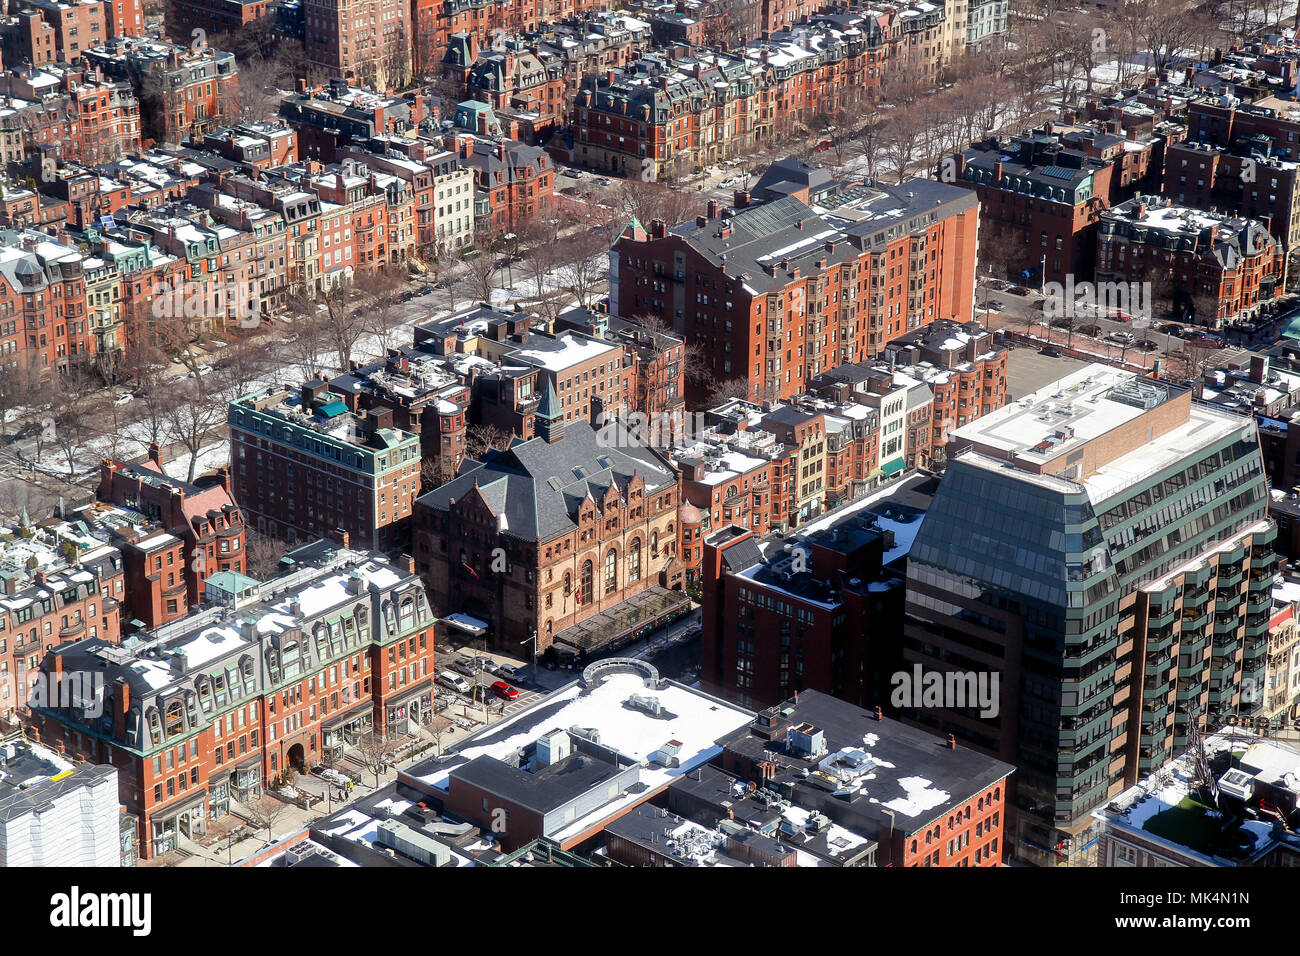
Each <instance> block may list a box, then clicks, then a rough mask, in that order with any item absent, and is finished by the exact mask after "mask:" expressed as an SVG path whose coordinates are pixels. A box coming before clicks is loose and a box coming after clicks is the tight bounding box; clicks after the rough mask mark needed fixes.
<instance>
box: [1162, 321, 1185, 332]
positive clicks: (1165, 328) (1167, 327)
mask: <svg viewBox="0 0 1300 956" xmlns="http://www.w3.org/2000/svg"><path fill="white" fill-rule="evenodd" d="M1160 331H1161V332H1163V333H1165V335H1182V334H1183V327H1182V326H1181V325H1179V324H1178V323H1177V322H1166V323H1165V324H1164V325H1162V326H1160Z"/></svg>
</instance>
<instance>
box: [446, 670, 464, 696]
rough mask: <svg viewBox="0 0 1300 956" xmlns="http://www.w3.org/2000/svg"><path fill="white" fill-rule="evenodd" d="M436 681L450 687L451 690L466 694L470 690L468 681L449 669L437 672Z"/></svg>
mask: <svg viewBox="0 0 1300 956" xmlns="http://www.w3.org/2000/svg"><path fill="white" fill-rule="evenodd" d="M438 683H439V684H442V685H444V686H446V687H450V688H451V689H452V690H454V691H458V692H459V693H462V694H468V693H469V692H470V686H469V681H467V680H466V679H465V678H463V677H461V676H460V675H459V674H454V673H452V672H451V671H443V672H442V673H441V674H439V675H438Z"/></svg>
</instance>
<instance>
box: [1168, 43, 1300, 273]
mask: <svg viewBox="0 0 1300 956" xmlns="http://www.w3.org/2000/svg"><path fill="white" fill-rule="evenodd" d="M1289 69H1291V70H1294V69H1295V65H1294V63H1292V64H1290V66H1289ZM1283 88H1285V86H1284V87H1283ZM1238 92H1245V91H1238ZM1247 95H1248V96H1249V97H1255V96H1257V95H1258V91H1257V90H1255V89H1251V90H1250V91H1249V93H1248V94H1247ZM1297 135H1300V116H1297V115H1296V113H1295V110H1293V109H1292V104H1291V103H1290V102H1289V101H1287V100H1285V99H1282V98H1281V97H1278V96H1274V95H1269V96H1264V97H1261V98H1257V99H1254V100H1253V102H1251V101H1248V100H1244V99H1242V97H1241V96H1239V95H1233V94H1232V93H1231V92H1230V93H1227V94H1226V95H1221V96H1213V95H1209V92H1204V93H1201V94H1199V95H1197V96H1195V97H1193V98H1191V100H1190V101H1189V102H1188V104H1187V144H1188V149H1189V150H1190V149H1192V148H1194V147H1193V144H1195V148H1197V149H1198V151H1197V152H1196V153H1190V152H1189V153H1184V154H1180V155H1178V156H1177V157H1176V158H1177V166H1176V167H1175V166H1173V164H1172V163H1169V164H1166V171H1165V195H1167V196H1170V197H1172V198H1174V199H1176V200H1177V201H1178V202H1180V203H1181V202H1188V203H1191V204H1194V205H1202V206H1203V205H1205V203H1204V193H1205V192H1208V193H1209V196H1210V198H1211V199H1212V200H1213V206H1214V207H1215V208H1219V209H1222V210H1224V211H1226V212H1232V213H1235V214H1236V215H1239V216H1246V217H1256V218H1259V219H1263V220H1265V221H1267V222H1268V223H1269V224H1270V229H1271V231H1272V233H1273V235H1275V236H1277V237H1278V238H1279V239H1281V240H1282V243H1283V245H1284V246H1285V247H1286V253H1287V257H1288V259H1287V276H1288V283H1289V284H1290V285H1291V287H1292V290H1293V291H1294V283H1295V282H1300V265H1297V262H1296V257H1297V256H1300V200H1298V199H1297V196H1296V173H1295V168H1296V164H1295V144H1296V137H1297ZM1172 158H1173V157H1171V159H1172ZM1201 165H1204V166H1208V167H1209V168H1208V169H1196V171H1195V172H1194V173H1192V167H1193V166H1198V167H1199V166H1201ZM1189 173H1191V175H1189ZM1174 177H1177V182H1176V183H1175V182H1174ZM1184 177H1186V181H1184ZM1234 177H1235V178H1234ZM1193 181H1194V182H1195V188H1193V187H1192V183H1193ZM1183 195H1186V196H1187V197H1188V198H1187V199H1184V198H1183ZM1198 199H1199V200H1201V201H1200V202H1199V203H1198ZM1293 280H1294V281H1293Z"/></svg>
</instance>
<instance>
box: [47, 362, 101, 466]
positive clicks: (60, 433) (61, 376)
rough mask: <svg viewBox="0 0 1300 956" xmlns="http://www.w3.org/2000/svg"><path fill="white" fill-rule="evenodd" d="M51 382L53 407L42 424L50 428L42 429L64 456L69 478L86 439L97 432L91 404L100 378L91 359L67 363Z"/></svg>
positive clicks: (98, 388)
mask: <svg viewBox="0 0 1300 956" xmlns="http://www.w3.org/2000/svg"><path fill="white" fill-rule="evenodd" d="M50 385H51V392H50V396H51V398H52V400H53V407H52V408H51V416H50V418H49V419H48V420H47V422H46V423H45V425H46V426H52V427H45V426H43V427H42V432H43V436H44V437H48V438H50V439H51V440H52V441H53V442H54V445H55V447H57V448H58V449H59V452H60V453H61V454H62V455H63V458H64V461H65V462H66V463H67V466H68V478H69V480H72V479H75V478H76V477H77V459H78V456H79V455H80V454H81V453H82V451H83V450H84V448H85V445H86V442H88V441H89V440H90V439H91V438H93V437H95V436H96V435H97V434H98V433H99V431H98V426H97V425H96V424H95V422H94V420H93V416H92V411H93V408H92V406H93V402H94V399H95V397H96V396H97V395H98V394H99V390H100V386H101V380H100V378H99V375H98V374H97V373H96V371H95V369H94V367H93V365H92V364H91V363H90V362H69V363H68V365H67V367H66V368H64V369H62V370H60V371H58V372H57V373H55V374H54V375H53V376H52V377H51V380H50ZM49 432H52V434H48V433H49Z"/></svg>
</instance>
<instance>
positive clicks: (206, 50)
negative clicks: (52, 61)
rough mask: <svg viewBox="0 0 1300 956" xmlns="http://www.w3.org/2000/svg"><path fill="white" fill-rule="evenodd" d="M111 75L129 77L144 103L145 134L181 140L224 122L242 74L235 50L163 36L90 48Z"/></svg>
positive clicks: (91, 59)
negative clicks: (237, 64) (169, 41)
mask: <svg viewBox="0 0 1300 956" xmlns="http://www.w3.org/2000/svg"><path fill="white" fill-rule="evenodd" d="M85 59H86V61H87V63H89V64H91V65H93V66H96V67H98V68H100V69H101V70H103V72H104V74H105V75H106V76H110V77H113V78H114V79H118V80H127V81H128V82H130V83H131V86H132V88H133V89H134V90H135V93H136V96H137V97H138V98H139V100H140V103H141V104H142V106H143V107H144V110H143V114H142V116H143V120H144V135H145V136H146V137H147V138H149V139H151V140H154V141H155V142H160V143H161V142H171V143H175V142H180V141H181V140H183V139H185V138H187V137H189V138H192V139H202V137H203V134H205V133H208V132H211V131H212V130H215V129H217V128H218V127H219V126H221V125H223V124H222V121H223V120H224V119H226V118H227V117H229V116H230V115H232V114H233V111H234V108H235V107H236V106H237V100H238V94H239V75H238V68H237V66H236V65H235V56H234V54H233V53H225V52H223V51H220V50H214V49H212V48H211V47H207V46H204V47H202V48H200V49H197V50H196V49H194V48H193V47H191V46H188V45H181V44H176V43H168V42H166V41H163V40H151V39H140V38H136V39H133V40H126V39H122V38H117V39H114V40H110V41H109V42H108V43H106V44H104V45H103V46H99V47H95V48H94V49H91V50H87V51H86V52H85Z"/></svg>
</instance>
